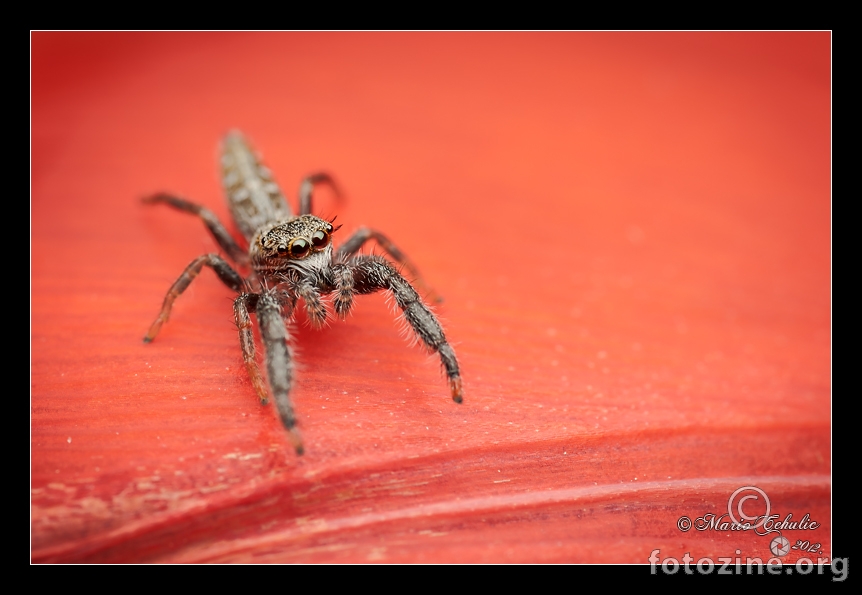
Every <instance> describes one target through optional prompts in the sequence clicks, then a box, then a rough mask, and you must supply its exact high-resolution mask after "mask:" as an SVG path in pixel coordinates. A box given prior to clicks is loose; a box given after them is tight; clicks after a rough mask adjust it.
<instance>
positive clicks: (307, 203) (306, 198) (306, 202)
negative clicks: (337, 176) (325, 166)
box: [299, 172, 341, 215]
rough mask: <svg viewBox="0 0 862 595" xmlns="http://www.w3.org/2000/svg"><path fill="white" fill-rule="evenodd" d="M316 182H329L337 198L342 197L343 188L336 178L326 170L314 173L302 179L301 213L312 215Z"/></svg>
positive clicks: (300, 188) (300, 186) (300, 189)
mask: <svg viewBox="0 0 862 595" xmlns="http://www.w3.org/2000/svg"><path fill="white" fill-rule="evenodd" d="M315 184H327V185H329V187H330V188H332V191H333V192H334V193H335V196H336V198H341V190H340V189H339V188H338V185H337V184H336V183H335V180H334V179H333V178H332V176H330V175H329V174H328V173H326V172H319V173H316V174H312V175H310V176H308V177H306V178H305V179H304V180H302V184H300V185H299V214H300V215H311V199H312V195H313V194H314V186H315Z"/></svg>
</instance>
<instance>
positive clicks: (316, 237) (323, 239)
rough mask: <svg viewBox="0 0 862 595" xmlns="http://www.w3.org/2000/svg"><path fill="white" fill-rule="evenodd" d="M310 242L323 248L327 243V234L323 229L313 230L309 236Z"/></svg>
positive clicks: (316, 246) (318, 247)
mask: <svg viewBox="0 0 862 595" xmlns="http://www.w3.org/2000/svg"><path fill="white" fill-rule="evenodd" d="M311 243H312V244H313V245H314V247H315V248H317V249H320V248H324V247H325V246H326V245H327V244H328V243H329V234H328V233H326V232H325V231H321V230H318V231H315V232H314V233H313V234H312V236H311Z"/></svg>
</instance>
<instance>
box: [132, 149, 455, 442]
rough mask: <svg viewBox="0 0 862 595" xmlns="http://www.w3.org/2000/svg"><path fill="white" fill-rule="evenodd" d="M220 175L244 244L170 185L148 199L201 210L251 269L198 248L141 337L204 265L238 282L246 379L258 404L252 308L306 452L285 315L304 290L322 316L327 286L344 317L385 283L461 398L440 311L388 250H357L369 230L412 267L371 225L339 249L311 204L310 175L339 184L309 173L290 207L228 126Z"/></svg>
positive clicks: (153, 330)
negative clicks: (295, 409) (359, 298)
mask: <svg viewBox="0 0 862 595" xmlns="http://www.w3.org/2000/svg"><path fill="white" fill-rule="evenodd" d="M221 165H222V181H223V183H224V187H225V193H226V194H227V201H228V205H229V207H230V211H231V214H232V215H233V218H234V221H235V222H236V224H237V227H239V230H240V231H241V232H242V235H243V236H244V237H245V240H246V241H247V242H248V245H249V248H248V252H246V251H245V250H243V249H242V248H241V247H240V246H239V244H237V242H236V241H235V240H234V239H233V237H231V235H230V234H229V233H228V231H227V229H226V228H225V227H224V225H222V223H221V222H220V221H219V220H218V219H217V218H216V216H215V215H214V214H213V213H212V211H210V210H209V209H207V208H206V207H202V206H200V205H196V204H194V203H191V202H189V201H187V200H185V199H182V198H179V197H176V196H172V195H169V194H155V195H153V196H149V197H147V198H145V199H144V202H147V203H164V204H167V205H170V206H172V207H174V208H176V209H179V210H181V211H185V212H187V213H192V214H195V215H197V216H199V217H200V218H201V219H202V220H203V222H204V224H205V225H206V227H207V229H209V231H210V233H211V234H212V236H213V238H215V240H216V242H217V243H218V245H219V246H220V247H221V249H222V250H224V252H225V253H226V254H227V256H228V257H230V258H231V260H233V261H234V262H236V263H237V264H238V265H240V266H242V267H243V268H248V269H250V271H251V272H250V274H249V275H248V276H247V277H245V278H243V276H242V275H240V274H239V273H237V272H236V270H234V268H233V267H231V265H230V264H228V262H227V261H225V260H224V259H223V258H222V257H221V256H219V255H218V254H204V255H202V256H198V257H197V258H195V259H194V260H193V261H192V262H191V264H189V266H187V267H186V269H185V270H184V271H183V273H182V275H180V277H179V279H177V280H176V281H175V282H174V284H173V285H172V286H171V288H170V289H169V290H168V293H167V295H166V296H165V301H164V303H163V304H162V310H161V312H159V315H158V317H157V318H156V320H155V321H154V322H153V324H152V326H150V330H149V332H148V333H147V335H146V336H145V337H144V342H146V343H149V342H150V341H152V340H153V339H154V338H155V336H156V335H157V334H158V332H159V329H161V327H162V324H164V323H165V322H166V321H167V320H168V316H169V315H170V313H171V306H172V305H173V303H174V300H175V299H176V298H177V296H179V295H180V294H181V293H182V292H183V291H185V290H186V288H187V287H188V286H189V284H190V283H191V282H192V280H193V279H194V278H195V277H196V276H197V275H198V274H199V273H200V272H201V269H202V268H203V267H205V266H207V267H210V268H211V269H212V270H213V271H214V272H215V274H216V275H217V276H218V278H219V279H221V280H222V282H223V283H224V284H225V285H227V286H228V287H230V288H231V289H233V290H234V291H236V292H237V294H238V295H237V297H236V299H235V300H234V303H233V310H234V316H235V318H236V325H237V328H238V329H239V343H240V346H241V348H242V356H243V360H244V361H245V366H246V369H247V370H248V375H249V376H250V377H251V383H252V385H254V389H255V391H256V392H257V395H258V397H260V401H261V403H262V404H266V403H267V402H268V400H269V392H268V391H267V386H266V382H265V381H264V378H263V376H262V375H261V372H260V368H259V367H258V364H257V360H256V359H255V348H254V337H253V334H252V325H251V318H250V317H249V314H255V315H256V316H257V320H258V326H259V328H260V334H261V338H262V340H263V345H264V348H265V352H266V358H265V359H266V371H267V379H268V381H269V390H270V391H271V392H272V396H273V397H274V398H275V404H276V406H277V407H278V412H279V415H280V417H281V422H282V424H284V427H285V429H286V430H287V432H288V436H289V437H290V440H291V443H292V444H293V446H294V448H295V449H296V452H297V453H298V454H302V452H303V446H302V439H301V438H300V435H299V432H298V431H297V429H296V417H295V415H294V413H293V406H292V405H291V402H290V389H291V386H292V385H293V358H292V355H291V350H290V338H289V337H288V333H287V328H286V326H285V321H289V320H290V319H291V318H292V317H293V314H294V310H295V308H296V304H297V302H298V301H299V299H300V298H301V299H302V301H303V302H304V304H305V310H306V313H307V314H308V319H309V320H310V321H311V324H312V325H314V326H315V327H320V326H322V325H323V324H325V323H326V320H327V318H328V316H329V315H330V314H329V311H328V310H327V307H326V303H325V302H324V300H323V299H322V298H323V297H324V296H327V295H329V294H332V300H331V301H332V306H333V307H334V308H335V313H336V314H337V315H338V316H339V317H340V318H342V319H343V318H344V317H345V316H347V314H348V313H349V312H350V309H351V308H352V307H353V298H354V296H356V295H361V294H365V293H374V292H376V291H381V290H385V291H389V292H391V294H392V297H393V298H394V300H395V303H396V304H397V305H398V307H399V308H401V310H402V311H403V316H404V319H405V320H406V321H407V323H409V325H410V326H411V327H412V329H413V331H415V333H416V336H417V337H418V339H419V340H420V341H421V342H422V343H423V344H424V345H426V346H427V347H428V349H430V350H431V351H432V352H433V351H436V352H437V353H438V354H439V355H440V359H441V360H442V362H443V369H444V370H445V372H446V376H447V377H448V379H449V388H450V389H451V391H452V399H453V400H454V401H455V402H456V403H460V402H461V399H462V397H461V374H460V371H459V369H458V360H456V359H455V352H454V351H453V350H452V347H451V346H450V345H449V343H448V342H447V341H446V336H445V335H444V334H443V329H442V328H441V326H440V323H439V322H438V320H437V317H436V316H434V314H433V313H432V312H431V310H429V309H428V306H426V305H425V303H424V302H423V301H422V298H421V297H420V296H419V293H418V292H417V291H416V289H414V287H413V286H412V285H411V284H410V282H408V281H407V280H406V279H405V278H404V277H403V276H402V275H401V273H399V272H398V270H397V269H396V268H395V267H394V266H393V265H392V264H391V263H390V262H388V261H387V260H386V259H384V258H382V257H380V256H376V255H364V254H358V252H359V249H360V248H361V247H362V246H363V244H365V242H367V241H369V240H372V239H373V240H375V241H376V242H377V243H378V245H380V247H381V248H383V249H384V250H385V251H386V252H387V253H388V254H389V256H391V257H392V259H393V260H395V261H396V262H397V263H399V264H400V265H401V266H403V267H404V268H405V269H407V270H408V271H409V272H410V273H411V275H413V276H414V277H416V278H417V279H418V274H417V273H416V269H415V267H413V265H412V264H411V263H410V261H409V260H408V259H407V258H406V257H405V256H404V254H403V253H402V252H401V251H400V250H399V249H398V248H397V247H395V245H394V244H393V243H392V242H390V241H389V239H388V238H387V237H386V236H384V235H383V234H381V233H380V232H377V231H375V230H372V229H367V228H360V229H359V230H357V231H356V233H354V234H353V235H352V236H350V237H349V238H347V241H345V242H344V243H343V244H342V245H341V246H340V247H339V248H338V249H337V250H334V249H333V247H332V234H333V233H335V232H336V231H338V229H339V228H340V227H341V226H340V225H339V226H333V225H332V223H333V221H334V219H333V220H332V221H326V220H324V219H321V218H319V217H315V216H314V215H312V214H311V198H312V191H313V189H314V185H315V184H317V183H327V184H330V185H331V186H332V187H333V188H335V184H334V182H333V180H332V179H331V178H330V177H329V176H328V175H326V174H317V175H313V176H309V177H307V178H305V180H303V182H302V184H301V185H300V189H299V214H298V215H294V214H293V211H292V210H291V208H290V205H289V204H288V202H287V200H286V199H285V197H284V195H283V194H282V192H281V190H280V189H279V187H278V185H277V184H276V183H275V181H274V180H273V178H272V175H271V174H270V172H269V170H268V169H267V168H266V167H264V166H263V165H262V164H261V163H260V161H259V160H258V158H257V157H256V156H255V154H254V152H253V151H252V150H251V148H250V147H249V145H248V143H247V142H246V140H245V139H244V138H243V136H242V135H241V134H240V133H238V132H231V133H230V134H228V135H227V137H226V138H225V140H224V146H223V150H222V157H221Z"/></svg>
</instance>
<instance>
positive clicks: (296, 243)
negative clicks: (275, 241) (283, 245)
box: [290, 238, 311, 258]
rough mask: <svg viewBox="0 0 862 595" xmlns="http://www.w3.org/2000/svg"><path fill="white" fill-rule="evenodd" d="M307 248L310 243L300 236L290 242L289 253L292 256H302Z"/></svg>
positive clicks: (309, 247)
mask: <svg viewBox="0 0 862 595" xmlns="http://www.w3.org/2000/svg"><path fill="white" fill-rule="evenodd" d="M309 250H311V245H310V244H309V243H308V242H306V241H305V240H303V239H302V238H297V239H295V240H293V241H292V242H291V243H290V255H291V256H293V257H294V258H302V257H303V256H305V255H306V254H308V251H309Z"/></svg>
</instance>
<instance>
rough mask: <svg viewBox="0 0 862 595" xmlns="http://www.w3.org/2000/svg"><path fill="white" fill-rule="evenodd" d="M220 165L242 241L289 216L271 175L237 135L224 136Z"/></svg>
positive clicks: (288, 208) (290, 212) (290, 214)
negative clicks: (243, 238) (269, 224)
mask: <svg viewBox="0 0 862 595" xmlns="http://www.w3.org/2000/svg"><path fill="white" fill-rule="evenodd" d="M221 166H222V183H223V184H224V189H225V194H226V195H227V202H228V206H229V207H230V211H231V214H232V215H233V218H234V221H236V224H237V226H238V227H239V229H240V231H241V232H242V234H243V235H244V236H245V239H246V240H251V238H252V236H253V235H254V233H255V231H257V230H258V229H259V228H260V227H262V226H263V225H266V224H268V223H273V222H275V221H282V220H284V219H288V218H290V217H292V216H293V212H292V211H291V210H290V205H288V203H287V200H286V199H285V198H284V195H283V194H282V193H281V189H280V188H279V187H278V184H276V183H275V180H273V178H272V174H271V173H270V171H269V170H268V169H267V168H266V166H264V165H263V164H262V163H261V162H260V161H258V159H257V157H256V156H255V154H254V151H252V149H251V147H250V146H249V145H248V142H246V140H245V139H244V138H243V136H242V135H241V134H240V133H239V132H230V133H229V134H228V135H227V136H226V137H225V139H224V147H223V148H222V158H221Z"/></svg>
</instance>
